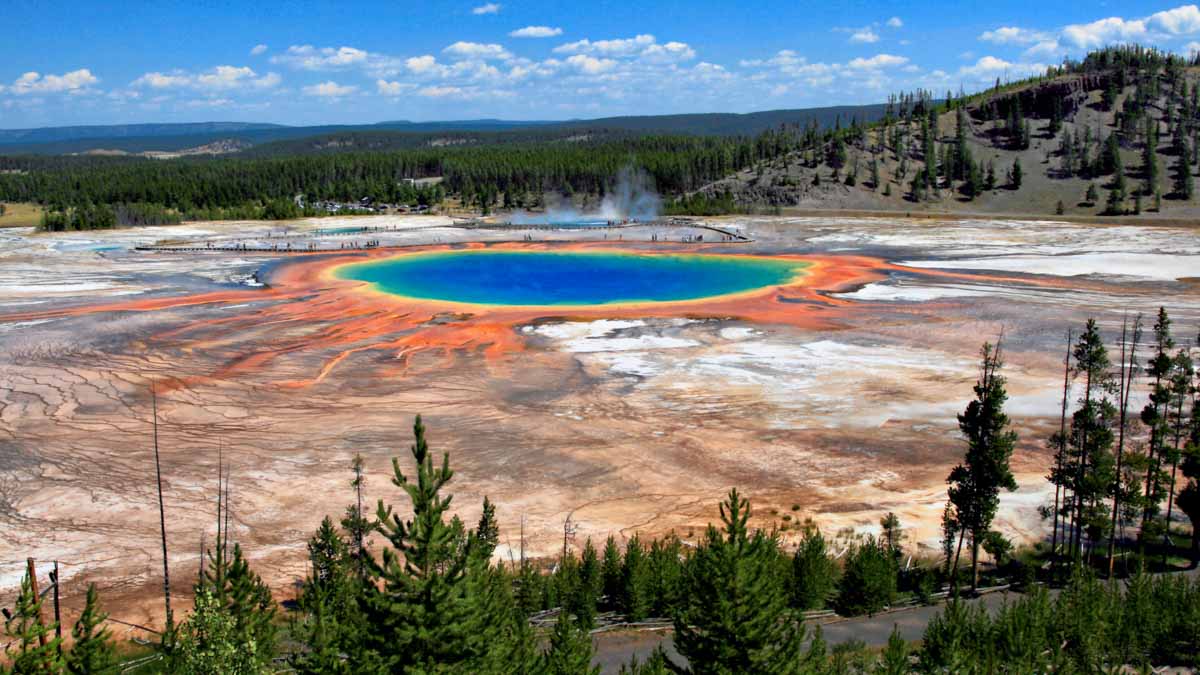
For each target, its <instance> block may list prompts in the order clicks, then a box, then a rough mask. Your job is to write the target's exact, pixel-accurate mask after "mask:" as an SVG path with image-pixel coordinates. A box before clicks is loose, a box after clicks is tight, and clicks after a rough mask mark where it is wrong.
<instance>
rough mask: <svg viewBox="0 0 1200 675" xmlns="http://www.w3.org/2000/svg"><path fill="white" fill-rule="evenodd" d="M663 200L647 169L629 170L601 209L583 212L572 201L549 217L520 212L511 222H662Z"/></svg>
mask: <svg viewBox="0 0 1200 675" xmlns="http://www.w3.org/2000/svg"><path fill="white" fill-rule="evenodd" d="M661 206H662V200H661V199H660V198H659V196H658V192H657V191H656V190H655V189H654V179H652V178H651V177H650V175H649V174H647V173H646V171H645V170H644V169H634V168H633V167H632V166H626V167H624V168H622V169H621V170H620V171H618V172H617V182H616V184H615V185H614V186H613V188H612V190H610V191H609V192H608V194H606V195H605V196H604V199H603V200H602V201H601V202H600V208H599V209H593V210H588V211H583V210H580V209H578V208H576V207H575V205H574V204H572V203H570V201H568V200H564V202H562V203H559V204H553V205H550V206H548V207H547V208H546V212H545V213H529V212H528V211H517V212H515V213H513V214H512V218H511V222H513V223H515V224H521V225H546V224H556V223H591V222H596V223H603V222H609V221H622V220H637V221H643V222H644V221H650V220H655V219H656V218H658V214H659V210H660V207H661Z"/></svg>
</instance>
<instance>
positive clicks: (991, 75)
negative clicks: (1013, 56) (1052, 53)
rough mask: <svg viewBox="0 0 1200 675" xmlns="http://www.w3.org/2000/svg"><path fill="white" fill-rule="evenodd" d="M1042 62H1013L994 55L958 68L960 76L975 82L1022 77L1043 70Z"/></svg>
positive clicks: (1044, 67) (1044, 66)
mask: <svg viewBox="0 0 1200 675" xmlns="http://www.w3.org/2000/svg"><path fill="white" fill-rule="evenodd" d="M1045 70H1046V65H1045V64H1043V63H1014V62H1011V61H1005V60H1004V59H1001V58H997V57H995V56H984V57H982V58H980V59H979V60H978V61H976V62H975V63H973V64H971V65H969V66H963V67H962V68H959V69H958V74H959V76H960V77H962V78H965V79H970V80H974V81H977V82H981V81H990V80H994V79H995V78H997V77H1007V78H1009V79H1016V78H1023V77H1028V76H1030V75H1035V74H1037V73H1041V72H1044V71H1045Z"/></svg>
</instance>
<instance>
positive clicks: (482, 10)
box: [471, 2, 503, 16]
mask: <svg viewBox="0 0 1200 675" xmlns="http://www.w3.org/2000/svg"><path fill="white" fill-rule="evenodd" d="M501 7H503V5H501V4H499V3H495V2H489V3H487V4H486V5H480V6H478V7H476V8H475V9H472V10H471V13H472V14H474V15H475V16H479V15H482V14H499V13H500V8H501Z"/></svg>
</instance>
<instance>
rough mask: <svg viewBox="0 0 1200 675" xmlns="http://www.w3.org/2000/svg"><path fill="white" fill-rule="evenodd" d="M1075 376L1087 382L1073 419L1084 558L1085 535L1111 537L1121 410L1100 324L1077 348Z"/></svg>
mask: <svg viewBox="0 0 1200 675" xmlns="http://www.w3.org/2000/svg"><path fill="white" fill-rule="evenodd" d="M1073 356H1074V358H1075V369H1074V375H1075V377H1077V378H1078V377H1079V376H1082V377H1083V378H1084V388H1083V392H1084V393H1083V398H1082V399H1081V400H1080V407H1079V409H1078V410H1076V411H1075V414H1074V415H1073V416H1072V419H1071V440H1072V443H1073V446H1074V451H1075V452H1074V454H1075V456H1074V462H1075V466H1074V469H1075V472H1076V477H1075V481H1074V485H1073V489H1072V492H1073V493H1074V497H1075V504H1074V524H1075V530H1074V537H1075V539H1074V550H1075V553H1074V555H1075V558H1076V560H1077V561H1078V560H1081V559H1082V554H1083V539H1082V538H1083V535H1084V534H1085V533H1086V534H1087V536H1088V540H1089V541H1090V542H1091V543H1092V544H1095V543H1097V542H1098V541H1100V540H1101V539H1102V538H1103V537H1104V535H1105V534H1106V533H1107V529H1108V527H1109V518H1108V516H1109V513H1110V511H1109V509H1108V508H1106V505H1105V504H1103V503H1102V502H1103V500H1105V499H1106V498H1107V497H1109V496H1111V494H1112V489H1113V485H1114V482H1115V476H1114V468H1115V467H1114V461H1113V456H1112V444H1113V440H1114V438H1113V433H1112V427H1113V425H1114V422H1115V417H1116V408H1115V407H1114V406H1113V404H1112V401H1110V400H1109V399H1108V397H1107V394H1108V393H1110V392H1111V391H1112V389H1113V382H1112V372H1111V371H1112V363H1111V361H1110V360H1109V358H1108V351H1107V350H1106V349H1105V348H1104V343H1103V341H1102V340H1101V338H1100V330H1099V328H1098V326H1097V325H1096V321H1095V320H1094V319H1089V320H1088V322H1087V326H1086V327H1085V329H1084V331H1083V333H1082V334H1080V336H1079V339H1078V341H1076V343H1075V349H1074V353H1073Z"/></svg>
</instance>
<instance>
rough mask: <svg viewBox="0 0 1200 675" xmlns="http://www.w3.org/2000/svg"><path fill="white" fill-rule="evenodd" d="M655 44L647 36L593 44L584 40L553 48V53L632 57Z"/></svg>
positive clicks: (650, 37)
mask: <svg viewBox="0 0 1200 675" xmlns="http://www.w3.org/2000/svg"><path fill="white" fill-rule="evenodd" d="M655 42H656V39H655V37H654V36H653V35H649V34H643V35H636V36H634V37H631V38H625V39H618V40H596V41H595V42H593V41H591V40H588V39H586V38H585V39H583V40H578V41H576V42H568V43H566V44H563V45H559V46H557V47H555V48H554V53H556V54H593V55H603V56H634V55H636V54H638V53H640V52H642V51H643V50H645V49H646V48H647V47H649V46H651V45H653V44H655Z"/></svg>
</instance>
